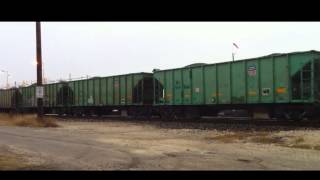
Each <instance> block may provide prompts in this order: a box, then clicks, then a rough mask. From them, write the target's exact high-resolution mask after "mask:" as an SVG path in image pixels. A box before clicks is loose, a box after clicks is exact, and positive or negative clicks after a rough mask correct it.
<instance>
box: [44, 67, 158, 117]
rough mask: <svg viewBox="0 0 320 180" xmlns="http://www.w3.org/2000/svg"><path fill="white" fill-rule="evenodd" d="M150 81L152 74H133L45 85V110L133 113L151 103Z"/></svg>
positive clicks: (71, 112) (78, 112) (79, 113)
mask: <svg viewBox="0 0 320 180" xmlns="http://www.w3.org/2000/svg"><path fill="white" fill-rule="evenodd" d="M152 78H153V77H152V73H132V74H125V75H118V76H108V77H93V78H88V79H83V80H76V81H66V82H59V83H52V84H46V85H45V88H44V89H45V90H44V92H45V97H44V105H45V111H46V112H47V113H59V114H62V113H67V114H76V115H81V114H98V115H101V114H110V113H112V111H113V110H118V111H119V112H120V111H127V113H131V114H135V112H137V111H144V109H148V108H144V109H143V108H142V106H146V105H149V106H150V105H152V103H153V93H152V92H153V89H152V88H153V80H152ZM150 108H151V107H149V109H150Z"/></svg>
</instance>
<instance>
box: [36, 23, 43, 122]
mask: <svg viewBox="0 0 320 180" xmlns="http://www.w3.org/2000/svg"><path fill="white" fill-rule="evenodd" d="M36 41H37V88H36V98H37V107H38V118H39V119H41V120H42V119H43V86H42V56H41V26H40V22H36Z"/></svg>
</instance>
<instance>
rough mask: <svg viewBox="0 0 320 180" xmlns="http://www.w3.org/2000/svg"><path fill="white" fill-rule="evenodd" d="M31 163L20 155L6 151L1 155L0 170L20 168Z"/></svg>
mask: <svg viewBox="0 0 320 180" xmlns="http://www.w3.org/2000/svg"><path fill="white" fill-rule="evenodd" d="M28 166H29V165H27V164H26V162H25V161H24V160H23V159H22V158H21V157H20V156H18V155H15V154H12V153H5V154H1V155H0V170H18V169H23V168H27V167H28Z"/></svg>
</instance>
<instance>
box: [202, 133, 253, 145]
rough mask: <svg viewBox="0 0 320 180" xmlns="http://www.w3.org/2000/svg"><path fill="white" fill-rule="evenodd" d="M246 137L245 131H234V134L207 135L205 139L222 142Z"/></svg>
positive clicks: (230, 141)
mask: <svg viewBox="0 0 320 180" xmlns="http://www.w3.org/2000/svg"><path fill="white" fill-rule="evenodd" d="M247 137H248V134H246V133H236V134H225V135H219V136H215V137H211V138H209V137H207V138H206V139H207V140H209V139H210V140H218V141H221V142H224V143H232V142H234V141H236V140H243V139H246V138H247Z"/></svg>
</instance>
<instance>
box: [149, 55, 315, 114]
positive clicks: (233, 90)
mask: <svg viewBox="0 0 320 180" xmlns="http://www.w3.org/2000/svg"><path fill="white" fill-rule="evenodd" d="M319 78H320V52H318V51H306V52H293V53H288V54H271V55H268V56H263V57H258V58H251V59H245V60H238V61H234V62H233V61H231V62H224V63H216V64H194V65H190V66H186V67H183V68H177V69H169V70H156V71H154V86H155V88H154V105H155V106H158V107H159V108H158V109H160V110H159V113H160V114H162V115H163V116H179V115H186V113H191V114H193V115H201V114H203V115H205V114H210V113H213V114H217V113H218V112H220V111H221V110H223V109H246V110H248V112H249V113H251V114H252V113H255V112H260V111H262V112H267V113H268V114H269V115H271V116H279V115H280V116H285V117H287V118H298V119H299V118H300V119H301V118H302V117H305V116H308V115H310V114H312V113H316V112H317V111H316V110H315V107H317V104H318V102H319V100H320V80H319Z"/></svg>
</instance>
